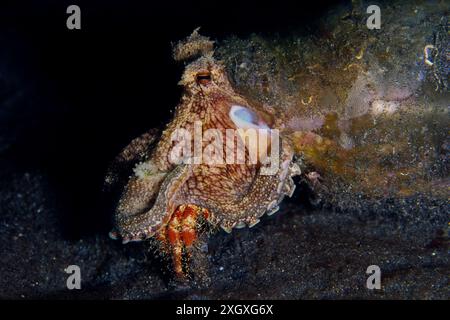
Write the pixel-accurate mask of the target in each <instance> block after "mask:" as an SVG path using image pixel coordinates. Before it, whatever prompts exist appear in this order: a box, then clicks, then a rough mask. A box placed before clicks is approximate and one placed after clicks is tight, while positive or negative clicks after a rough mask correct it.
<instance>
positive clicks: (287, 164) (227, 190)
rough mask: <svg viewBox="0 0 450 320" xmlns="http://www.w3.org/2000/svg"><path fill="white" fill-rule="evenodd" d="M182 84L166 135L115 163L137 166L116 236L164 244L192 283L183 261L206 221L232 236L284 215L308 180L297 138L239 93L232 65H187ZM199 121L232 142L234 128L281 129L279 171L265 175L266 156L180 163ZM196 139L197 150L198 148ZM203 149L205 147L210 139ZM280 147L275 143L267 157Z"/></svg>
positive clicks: (134, 147)
mask: <svg viewBox="0 0 450 320" xmlns="http://www.w3.org/2000/svg"><path fill="white" fill-rule="evenodd" d="M179 84H180V85H182V86H183V88H184V91H183V94H182V97H181V102H180V103H179V105H178V106H177V108H176V111H175V114H174V117H173V119H172V121H171V122H170V123H169V124H168V125H167V126H166V128H165V130H164V131H163V132H162V134H161V135H160V136H158V134H157V133H156V131H150V132H148V133H145V134H144V135H143V136H141V137H139V138H137V139H135V140H133V141H132V142H131V144H130V145H129V146H128V147H126V148H125V149H124V150H123V151H122V153H121V154H119V156H118V157H117V158H116V160H115V161H114V163H113V167H120V166H121V165H123V164H126V163H135V167H134V174H132V176H131V177H129V179H128V181H127V182H126V185H125V187H124V188H123V191H122V193H121V196H120V199H119V201H118V204H117V207H116V211H115V229H114V230H113V231H112V232H111V233H110V236H111V237H112V238H115V239H116V238H120V239H122V241H123V242H124V243H126V242H129V241H141V240H145V239H147V238H151V237H153V238H155V239H157V240H159V241H160V243H161V248H163V249H164V250H165V251H166V252H168V253H170V254H171V256H172V261H173V267H174V271H175V273H176V275H178V276H179V277H184V276H185V274H186V268H187V267H185V266H183V261H184V260H183V259H182V257H184V254H185V252H186V249H187V248H189V247H190V246H192V245H193V244H194V243H195V240H196V239H197V238H198V237H197V236H198V234H197V232H198V230H199V225H200V224H201V223H207V224H209V225H211V226H213V227H221V228H222V229H223V230H225V231H227V232H231V230H232V229H233V228H239V227H245V226H248V227H252V226H254V225H255V224H257V223H258V222H259V219H260V217H261V216H262V215H264V214H266V213H267V214H269V215H270V214H272V213H274V212H276V211H277V210H278V205H279V203H280V202H281V201H282V200H283V198H284V197H285V196H286V195H288V196H292V193H293V191H294V189H295V184H294V181H293V180H292V177H293V176H295V175H299V174H300V168H299V166H298V165H297V163H296V162H295V160H294V148H293V147H292V143H291V142H290V140H289V137H288V136H284V135H283V130H282V129H283V124H282V123H283V121H281V119H282V117H280V116H278V115H276V114H275V112H274V111H273V110H274V109H273V108H271V107H267V106H261V105H258V104H256V103H252V102H251V101H248V100H247V99H246V98H245V97H243V96H241V95H239V94H238V93H236V92H235V90H234V89H233V87H232V85H231V84H230V82H229V80H228V78H227V75H226V72H225V69H224V67H223V66H222V65H221V63H220V62H218V61H216V60H215V59H214V58H213V57H212V55H211V54H209V55H208V54H203V55H202V56H201V57H200V58H198V59H197V60H195V61H193V62H191V63H190V64H189V65H187V66H186V68H185V71H184V74H183V76H182V79H181V81H180V83H179ZM196 123H197V124H201V133H205V132H206V131H207V130H208V129H216V130H218V131H219V132H221V133H223V136H224V137H225V136H226V130H227V129H234V130H238V129H243V128H244V129H245V128H247V127H249V126H250V127H254V128H265V129H269V130H270V131H272V130H274V129H278V131H279V132H281V134H280V135H279V137H278V141H279V143H278V146H279V148H278V150H277V151H278V154H277V157H278V158H279V161H277V168H276V170H275V173H274V174H261V170H263V168H264V166H265V164H264V163H263V161H261V159H262V158H261V159H260V158H258V159H257V161H256V162H255V161H254V162H251V163H250V162H249V161H245V162H244V163H228V162H227V161H226V159H225V154H226V152H223V155H221V156H223V159H221V160H223V162H222V163H213V164H211V163H204V162H199V163H196V162H194V161H191V162H187V163H186V162H182V163H176V162H175V163H174V161H173V160H172V159H171V158H170V157H171V155H173V153H174V148H175V146H174V143H173V137H174V134H176V132H179V130H180V129H182V130H185V131H187V132H193V131H194V130H196V129H195V125H196ZM177 130H178V131H177ZM192 139H193V140H192V141H191V142H192V144H190V146H194V145H195V143H196V142H195V141H194V137H192ZM234 139H235V142H236V145H235V148H234V149H233V150H231V153H232V154H233V153H236V152H237V146H238V145H239V141H238V140H239V136H236V137H234ZM201 146H202V147H203V148H204V147H205V141H203V142H201ZM241 146H242V145H241ZM272 147H273V146H272V145H268V146H267V150H264V151H268V150H269V149H270V148H272ZM189 148H190V147H189ZM223 148H224V149H226V146H224V147H223ZM228 151H230V150H228ZM249 152H250V150H249V146H247V145H244V154H245V159H246V160H248V158H249ZM114 177H115V176H114V174H109V175H108V176H107V178H106V182H107V183H112V181H113V180H114ZM187 258H189V257H187ZM187 260H188V259H187Z"/></svg>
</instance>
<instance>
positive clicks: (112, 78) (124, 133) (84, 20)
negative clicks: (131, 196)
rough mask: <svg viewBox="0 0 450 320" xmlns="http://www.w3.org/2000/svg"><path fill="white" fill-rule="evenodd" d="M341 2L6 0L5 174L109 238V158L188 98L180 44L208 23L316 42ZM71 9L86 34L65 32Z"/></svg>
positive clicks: (1, 82)
mask: <svg viewBox="0 0 450 320" xmlns="http://www.w3.org/2000/svg"><path fill="white" fill-rule="evenodd" d="M336 2H337V1H334V2H332V1H322V0H319V1H318V0H315V1H309V2H301V1H292V2H280V1H273V2H271V3H270V4H264V3H263V2H260V1H245V2H244V1H240V2H230V1H205V2H196V1H178V2H174V1H158V2H157V1H28V2H27V1H10V2H3V1H2V5H0V8H1V10H0V41H1V48H2V49H1V53H0V68H1V69H0V105H1V106H2V107H1V108H0V136H2V139H3V140H1V141H0V143H1V148H0V155H1V156H2V157H1V164H2V168H3V170H7V171H9V170H10V169H8V168H11V166H13V167H14V168H15V169H14V170H19V171H23V172H27V171H30V170H38V171H42V172H45V174H48V175H49V176H50V178H51V183H52V185H54V186H55V191H56V193H57V194H56V197H55V198H56V199H57V201H58V203H59V205H60V206H61V209H62V210H61V212H63V213H64V215H63V216H62V217H61V225H62V228H63V229H64V235H65V236H66V237H67V238H70V239H77V238H79V237H82V236H83V235H86V234H94V233H99V232H107V231H108V230H109V228H110V225H109V223H110V218H111V217H110V216H111V211H110V210H109V207H108V206H105V202H104V199H102V193H101V186H102V180H103V174H104V172H105V169H106V166H107V164H108V162H109V161H110V160H111V159H112V158H113V157H114V156H115V155H116V154H117V153H118V152H119V151H120V149H121V148H122V147H123V146H125V145H126V144H127V143H128V142H129V141H130V140H131V139H133V138H134V137H136V136H138V135H139V134H141V133H142V132H144V131H146V130H148V129H150V128H152V127H161V126H162V125H163V124H165V123H166V122H167V121H168V120H169V118H170V112H171V110H173V108H174V106H175V105H176V104H177V103H178V101H179V97H180V88H179V87H178V86H177V82H178V80H179V78H180V75H181V73H182V71H183V64H182V63H176V62H175V61H173V60H172V57H171V43H173V42H176V41H177V40H180V39H182V38H184V37H186V36H187V35H189V34H190V33H191V32H192V30H194V29H195V28H196V27H199V26H200V27H201V32H202V34H204V35H208V36H210V37H211V38H213V39H218V40H220V39H223V38H224V37H227V36H230V35H237V36H239V37H246V36H249V35H250V34H251V33H253V32H256V33H265V34H274V33H281V34H286V33H289V32H297V33H298V32H307V33H309V34H314V33H315V32H317V30H319V29H320V23H319V21H320V20H319V17H320V16H321V15H323V14H324V13H325V12H326V11H327V10H329V9H330V8H332V7H333V5H334V4H335V3H336ZM344 3H347V5H349V2H344ZM71 4H77V5H79V6H80V8H81V30H68V29H67V28H66V19H67V17H68V16H69V15H68V14H66V8H67V7H68V6H69V5H71ZM87 221H89V223H86V222H87Z"/></svg>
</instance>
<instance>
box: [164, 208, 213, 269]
mask: <svg viewBox="0 0 450 320" xmlns="http://www.w3.org/2000/svg"><path fill="white" fill-rule="evenodd" d="M200 217H203V218H205V219H208V218H209V217H210V214H209V211H208V210H207V209H204V208H201V207H199V206H197V205H194V204H187V205H181V206H179V207H178V208H177V209H176V210H175V212H174V213H173V214H172V216H171V218H170V220H169V222H168V223H167V225H166V226H164V227H163V228H161V230H160V231H159V232H158V233H157V235H156V236H157V239H158V240H160V241H161V242H162V243H163V247H164V248H165V249H166V251H169V253H170V254H171V255H172V262H173V267H174V271H175V274H176V275H177V276H178V277H179V278H185V275H186V274H185V272H184V270H183V253H185V254H186V255H187V258H188V259H189V251H188V249H189V247H191V246H192V245H193V244H194V242H195V240H196V239H197V237H198V236H197V232H198V229H199V224H198V218H200Z"/></svg>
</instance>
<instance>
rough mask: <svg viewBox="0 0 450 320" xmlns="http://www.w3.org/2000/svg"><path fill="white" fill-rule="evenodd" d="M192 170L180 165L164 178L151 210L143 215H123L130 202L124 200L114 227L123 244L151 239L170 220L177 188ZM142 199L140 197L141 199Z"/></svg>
mask: <svg viewBox="0 0 450 320" xmlns="http://www.w3.org/2000/svg"><path fill="white" fill-rule="evenodd" d="M191 174H192V169H191V167H190V166H188V165H180V166H178V167H176V168H175V169H174V170H172V171H171V172H170V173H169V174H167V176H166V177H165V178H164V181H163V182H162V184H161V187H160V190H159V193H158V196H157V198H156V201H155V203H154V205H153V206H152V208H151V209H150V210H147V211H145V212H143V213H138V214H135V215H125V214H123V212H129V211H130V210H129V209H128V208H127V207H128V206H129V203H130V201H129V200H128V199H126V200H125V201H124V202H123V203H124V206H123V207H121V206H120V205H119V208H121V210H120V211H118V212H117V213H116V225H117V227H118V232H119V234H120V235H121V236H122V239H123V241H124V242H128V241H139V240H143V239H145V238H148V237H151V236H152V235H154V234H155V232H156V231H157V230H158V229H159V228H160V227H161V226H162V225H164V224H165V223H167V222H168V221H169V219H170V214H172V213H173V212H174V211H175V208H176V207H177V203H176V201H174V200H175V198H176V195H177V191H178V190H179V187H180V186H181V185H183V184H184V183H185V182H186V180H187V179H188V178H189V177H190V176H191ZM139 198H142V195H141V197H139Z"/></svg>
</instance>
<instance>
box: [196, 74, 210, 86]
mask: <svg viewBox="0 0 450 320" xmlns="http://www.w3.org/2000/svg"><path fill="white" fill-rule="evenodd" d="M195 81H197V83H198V84H203V85H206V84H208V83H210V82H211V73H210V72H209V71H203V72H199V73H197V75H196V76H195Z"/></svg>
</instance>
